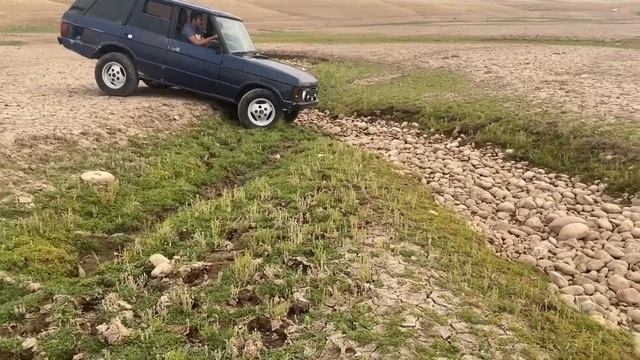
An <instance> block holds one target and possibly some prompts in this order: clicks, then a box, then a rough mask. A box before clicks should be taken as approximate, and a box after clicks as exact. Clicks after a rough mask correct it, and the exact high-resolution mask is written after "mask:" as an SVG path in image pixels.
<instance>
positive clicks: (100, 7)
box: [79, 0, 134, 23]
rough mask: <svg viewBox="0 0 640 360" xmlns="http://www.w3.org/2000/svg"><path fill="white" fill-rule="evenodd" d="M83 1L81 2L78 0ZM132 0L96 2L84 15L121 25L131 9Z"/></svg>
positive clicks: (98, 0) (100, 0)
mask: <svg viewBox="0 0 640 360" xmlns="http://www.w3.org/2000/svg"><path fill="white" fill-rule="evenodd" d="M79 1H83V0H79ZM133 3H134V0H96V1H95V3H94V4H93V6H91V7H90V8H89V11H87V13H86V15H88V16H94V17H97V18H100V19H103V20H109V21H113V22H117V23H123V22H124V20H125V19H126V18H127V16H128V15H129V12H130V11H131V8H132V7H133Z"/></svg>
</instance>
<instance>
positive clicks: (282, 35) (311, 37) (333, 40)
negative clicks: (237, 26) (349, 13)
mask: <svg viewBox="0 0 640 360" xmlns="http://www.w3.org/2000/svg"><path fill="white" fill-rule="evenodd" d="M639 14H640V13H639ZM253 38H254V40H255V41H256V43H275V42H279V43H304V44H380V43H382V44H384V43H432V44H439V43H453V44H460V43H509V44H541V45H566V46H597V47H615V48H629V49H639V48H640V41H638V39H636V38H628V39H619V40H617V41H607V40H596V39H579V38H575V39H571V38H554V37H546V38H540V37H535V38H534V37H515V36H433V35H403V36H401V35H388V34H380V33H379V34H375V33H373V34H371V33H366V34H365V33H361V34H360V33H351V34H349V33H346V34H343V33H340V34H336V33H323V32H312V31H287V32H282V31H273V32H269V33H263V34H256V35H254V36H253Z"/></svg>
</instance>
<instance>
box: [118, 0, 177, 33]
mask: <svg viewBox="0 0 640 360" xmlns="http://www.w3.org/2000/svg"><path fill="white" fill-rule="evenodd" d="M136 9H139V7H136ZM173 9H174V7H173V6H172V5H169V4H166V3H163V2H161V1H156V0H148V1H147V2H146V3H145V4H144V7H143V8H142V12H140V10H136V11H134V12H133V14H131V18H130V19H129V25H130V26H134V27H137V28H138V29H143V30H147V31H151V32H154V33H158V34H162V35H165V36H166V35H167V34H168V33H169V24H170V23H171V16H172V15H173Z"/></svg>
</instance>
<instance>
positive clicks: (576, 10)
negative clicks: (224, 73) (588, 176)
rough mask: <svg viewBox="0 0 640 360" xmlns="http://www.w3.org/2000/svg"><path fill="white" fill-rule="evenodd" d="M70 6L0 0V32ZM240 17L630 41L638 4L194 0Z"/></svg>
mask: <svg viewBox="0 0 640 360" xmlns="http://www.w3.org/2000/svg"><path fill="white" fill-rule="evenodd" d="M72 1H73V0H2V1H1V2H0V28H2V27H6V26H16V25H18V26H24V25H45V24H47V25H51V24H53V25H55V24H57V23H58V22H59V19H60V16H61V15H62V13H63V12H64V11H65V10H66V9H67V8H68V6H69V4H70V3H72ZM195 2H197V3H201V4H205V5H209V6H213V7H216V8H220V9H224V10H225V11H228V12H231V13H233V14H235V15H237V16H240V17H242V18H243V19H244V20H245V21H246V22H247V24H248V25H249V28H250V29H251V30H253V31H260V30H266V31H270V30H285V29H287V30H292V29H303V30H317V31H339V32H367V33H371V32H375V33H393V34H429V35H457V36H466V35H475V36H528V37H532V36H554V37H567V36H568V37H583V38H595V37H598V38H626V37H638V34H639V33H640V16H639V15H638V13H639V12H640V1H638V0H633V1H631V0H627V1H608V0H565V1H554V0H500V1H487V0H431V1H425V0H352V1H342V0H320V1H313V2H309V1H293V0H245V1H240V0H199V1H195Z"/></svg>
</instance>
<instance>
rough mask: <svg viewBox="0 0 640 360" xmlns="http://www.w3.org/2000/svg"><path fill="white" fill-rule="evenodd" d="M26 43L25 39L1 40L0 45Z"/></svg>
mask: <svg viewBox="0 0 640 360" xmlns="http://www.w3.org/2000/svg"><path fill="white" fill-rule="evenodd" d="M21 45H24V42H23V41H18V40H0V46H21Z"/></svg>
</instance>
